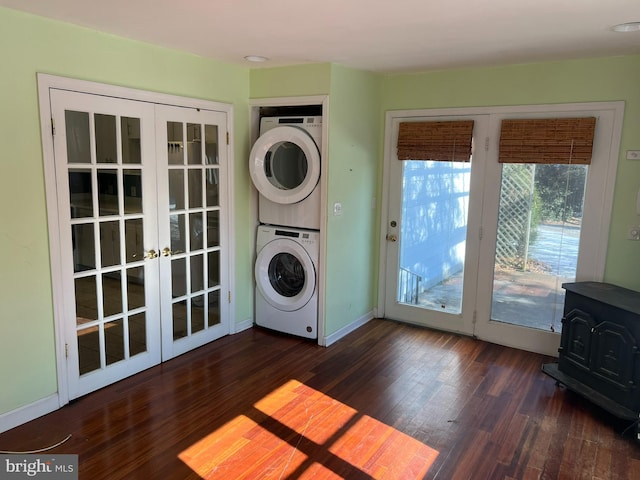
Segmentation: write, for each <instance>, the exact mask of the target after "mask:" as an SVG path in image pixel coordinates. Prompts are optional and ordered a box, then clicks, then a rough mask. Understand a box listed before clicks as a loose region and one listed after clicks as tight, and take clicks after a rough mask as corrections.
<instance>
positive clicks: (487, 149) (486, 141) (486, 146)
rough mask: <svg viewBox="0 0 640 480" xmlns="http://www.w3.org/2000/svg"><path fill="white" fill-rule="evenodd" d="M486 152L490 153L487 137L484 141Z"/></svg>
mask: <svg viewBox="0 0 640 480" xmlns="http://www.w3.org/2000/svg"><path fill="white" fill-rule="evenodd" d="M484 151H485V152H488V151H489V137H486V138H485V139H484Z"/></svg>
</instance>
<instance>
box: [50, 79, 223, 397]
mask: <svg viewBox="0 0 640 480" xmlns="http://www.w3.org/2000/svg"><path fill="white" fill-rule="evenodd" d="M37 81H38V102H39V107H40V128H41V136H42V151H43V161H44V176H45V193H46V201H47V224H48V230H49V255H50V261H51V281H52V293H53V316H54V334H55V347H56V371H57V380H58V392H57V397H58V404H59V406H63V405H65V404H67V403H69V390H68V377H67V373H66V370H67V369H66V355H65V336H66V335H65V332H64V329H63V326H64V322H63V318H64V312H63V308H62V302H58V301H57V299H60V298H64V293H65V292H64V291H63V288H62V285H63V282H62V271H63V270H62V259H61V248H62V245H61V243H60V224H59V222H58V217H57V208H55V206H56V205H57V187H56V171H55V156H54V145H53V135H52V134H51V132H52V129H53V128H54V126H53V125H52V121H51V118H52V116H51V104H50V100H49V92H50V90H52V89H57V90H69V91H75V92H81V93H87V94H93V95H103V96H107V97H116V98H123V99H127V100H136V101H141V102H149V103H153V104H164V105H173V106H180V107H190V108H202V109H207V110H217V111H220V112H224V113H226V117H227V125H226V129H227V132H229V141H228V145H227V158H228V159H229V169H228V176H227V192H228V213H229V219H228V220H229V221H228V227H229V229H228V232H229V233H228V235H229V239H228V242H227V245H228V248H227V252H228V262H229V266H228V272H229V276H228V281H229V289H230V291H229V294H230V295H229V296H230V300H229V305H228V308H229V312H234V311H235V294H234V293H235V292H232V291H231V289H233V288H234V286H235V271H234V269H233V259H234V258H235V249H234V245H235V203H234V198H235V192H234V189H233V185H234V179H233V165H234V161H233V159H234V152H233V144H234V141H233V137H234V134H233V132H234V130H233V124H234V119H233V106H232V105H231V104H227V103H220V102H213V101H207V100H200V99H195V98H188V97H180V96H176V95H170V94H162V93H155V92H149V91H145V90H137V89H132V88H127V87H120V86H114V85H108V84H102V83H96V82H89V81H85V80H76V79H72V78H66V77H58V76H55V75H48V74H42V73H39V74H38V75H37ZM231 325H233V321H230V322H229V328H230V330H231V329H232V328H231ZM229 333H232V332H229Z"/></svg>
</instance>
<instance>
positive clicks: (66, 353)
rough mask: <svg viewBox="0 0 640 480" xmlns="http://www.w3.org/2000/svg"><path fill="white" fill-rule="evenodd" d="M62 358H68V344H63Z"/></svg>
mask: <svg viewBox="0 0 640 480" xmlns="http://www.w3.org/2000/svg"><path fill="white" fill-rule="evenodd" d="M64 356H65V357H66V358H69V344H68V343H65V344H64Z"/></svg>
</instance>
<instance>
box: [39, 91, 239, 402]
mask: <svg viewBox="0 0 640 480" xmlns="http://www.w3.org/2000/svg"><path fill="white" fill-rule="evenodd" d="M50 101H51V114H52V120H53V125H54V127H55V133H54V137H53V138H54V142H53V144H54V157H55V173H56V190H57V195H56V199H57V205H56V207H57V215H58V223H59V230H58V236H59V238H58V239H57V240H58V244H59V255H60V266H61V268H60V270H61V271H60V272H59V274H57V272H54V275H56V276H57V279H58V281H59V282H60V283H61V285H62V288H61V289H60V291H61V292H63V295H62V297H63V298H62V299H60V303H61V304H62V305H61V306H60V307H59V309H60V310H59V311H60V318H59V320H58V321H59V323H62V324H63V325H61V327H62V330H63V336H64V344H65V356H66V359H67V360H66V365H67V371H66V377H67V384H68V390H69V392H68V393H69V398H76V397H78V396H80V395H83V394H86V393H88V392H91V391H93V390H96V389H98V388H101V387H103V386H105V385H108V384H110V383H113V382H115V381H117V380H119V379H122V378H124V377H126V376H129V375H132V374H134V373H137V372H139V371H141V370H144V369H146V368H149V367H150V366H153V365H156V364H158V363H160V361H162V360H166V359H169V358H172V357H173V356H175V355H179V354H181V353H183V352H186V351H187V350H190V349H192V348H195V347H197V346H200V345H202V344H204V343H207V342H209V341H211V340H214V339H215V338H218V337H220V336H222V335H224V334H226V333H228V329H229V326H228V311H227V308H228V307H227V305H228V303H227V302H226V301H223V300H224V297H223V296H222V293H221V292H222V291H223V289H224V291H227V285H228V281H227V278H228V271H227V267H226V265H227V263H226V257H225V255H226V251H225V249H226V235H227V234H228V232H227V231H226V224H227V222H228V218H227V214H226V210H225V209H226V201H225V199H226V195H227V192H226V187H225V186H226V180H225V179H226V175H227V173H226V160H227V159H226V114H225V113H221V112H214V111H207V110H197V109H193V108H179V107H165V106H160V105H155V104H153V103H149V102H141V101H135V100H126V99H118V98H113V97H108V96H101V95H92V94H86V93H77V92H71V91H65V90H57V89H51V90H50ZM223 144H224V145H225V148H220V146H221V145H223ZM59 326H60V325H59Z"/></svg>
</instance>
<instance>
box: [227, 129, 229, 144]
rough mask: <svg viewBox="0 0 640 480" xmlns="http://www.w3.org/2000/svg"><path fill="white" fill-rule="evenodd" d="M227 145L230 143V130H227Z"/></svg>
mask: <svg viewBox="0 0 640 480" xmlns="http://www.w3.org/2000/svg"><path fill="white" fill-rule="evenodd" d="M227 145H229V132H227Z"/></svg>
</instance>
